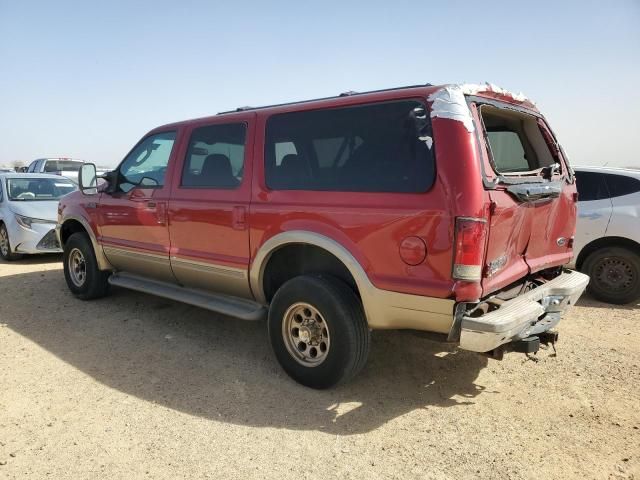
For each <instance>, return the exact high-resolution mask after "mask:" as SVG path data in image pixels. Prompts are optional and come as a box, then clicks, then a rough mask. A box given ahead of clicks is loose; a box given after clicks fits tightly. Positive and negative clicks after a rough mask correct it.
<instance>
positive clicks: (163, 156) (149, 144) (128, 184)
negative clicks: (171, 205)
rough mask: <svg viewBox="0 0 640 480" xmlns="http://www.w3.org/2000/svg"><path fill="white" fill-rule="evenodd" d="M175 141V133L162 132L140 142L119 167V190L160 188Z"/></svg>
mask: <svg viewBox="0 0 640 480" xmlns="http://www.w3.org/2000/svg"><path fill="white" fill-rule="evenodd" d="M175 140H176V132H164V133H158V134H155V135H151V136H149V137H147V138H145V139H144V140H143V141H142V142H140V143H139V144H138V145H137V146H136V147H135V148H134V149H133V151H132V152H131V153H130V154H129V155H128V156H127V158H125V159H124V161H123V162H122V164H121V165H120V175H119V176H120V178H119V182H118V187H119V188H120V190H122V191H123V192H125V193H126V192H128V191H130V190H131V189H132V188H134V187H145V188H157V187H162V186H163V185H164V177H165V173H166V171H167V164H168V163H169V157H170V156H171V150H172V149H173V144H174V143H175Z"/></svg>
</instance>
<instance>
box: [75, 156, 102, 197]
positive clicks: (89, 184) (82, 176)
mask: <svg viewBox="0 0 640 480" xmlns="http://www.w3.org/2000/svg"><path fill="white" fill-rule="evenodd" d="M78 186H79V187H80V191H81V192H82V193H84V194H85V195H95V194H97V193H98V177H97V174H96V166H95V165H94V164H93V163H83V164H82V166H81V167H80V172H79V173H78Z"/></svg>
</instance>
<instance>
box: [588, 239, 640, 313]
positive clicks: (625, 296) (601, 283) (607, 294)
mask: <svg viewBox="0 0 640 480" xmlns="http://www.w3.org/2000/svg"><path fill="white" fill-rule="evenodd" d="M582 270H583V271H584V273H586V274H587V275H589V277H591V280H590V281H589V286H588V287H587V291H588V292H589V293H590V294H591V295H592V296H593V297H595V298H597V299H598V300H602V301H603V302H607V303H615V304H624V303H631V302H634V301H637V300H638V299H640V256H638V254H637V253H635V252H633V251H631V250H629V249H627V248H624V247H605V248H601V249H599V250H596V251H595V252H593V253H592V254H590V255H589V256H588V257H587V259H586V260H585V262H584V265H583V268H582Z"/></svg>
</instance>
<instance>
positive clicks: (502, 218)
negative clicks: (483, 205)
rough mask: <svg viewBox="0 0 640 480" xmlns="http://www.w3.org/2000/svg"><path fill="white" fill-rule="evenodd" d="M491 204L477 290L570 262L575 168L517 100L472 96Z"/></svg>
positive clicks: (495, 287)
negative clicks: (486, 239)
mask: <svg viewBox="0 0 640 480" xmlns="http://www.w3.org/2000/svg"><path fill="white" fill-rule="evenodd" d="M470 100H471V101H472V102H473V103H472V111H473V114H474V116H475V117H476V122H477V123H478V125H481V126H482V131H479V132H478V135H479V140H480V144H481V145H480V146H481V150H482V151H483V153H484V154H483V157H484V158H483V171H484V173H483V175H484V182H485V188H486V189H487V191H488V195H489V199H490V202H491V206H490V216H489V232H488V241H487V247H486V254H485V269H484V272H483V279H482V289H483V295H485V296H486V295H488V294H489V293H491V292H494V291H496V290H498V289H500V288H502V287H504V286H507V285H509V284H511V283H513V282H515V281H517V280H519V279H521V278H522V277H524V276H526V275H528V274H529V273H534V272H538V271H541V270H544V269H547V268H550V267H556V266H560V265H563V264H566V263H568V262H569V261H570V260H571V256H572V243H573V235H574V231H575V218H576V200H577V196H576V193H575V192H576V189H575V182H574V179H573V173H572V171H571V169H570V167H569V165H568V162H567V161H566V159H565V157H564V155H563V152H562V150H561V148H560V146H559V145H558V143H557V141H556V140H555V137H554V135H553V133H552V131H551V129H550V128H549V127H548V125H547V124H546V122H545V120H544V118H543V117H542V116H541V115H540V114H539V113H538V112H537V111H536V110H534V109H529V108H524V107H522V106H519V105H517V104H515V103H508V102H501V101H497V100H495V99H489V98H483V97H471V99H470Z"/></svg>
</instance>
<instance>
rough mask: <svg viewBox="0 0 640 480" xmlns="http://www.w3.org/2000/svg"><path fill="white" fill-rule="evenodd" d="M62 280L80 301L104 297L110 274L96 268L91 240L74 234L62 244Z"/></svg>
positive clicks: (82, 235) (85, 236)
mask: <svg viewBox="0 0 640 480" xmlns="http://www.w3.org/2000/svg"><path fill="white" fill-rule="evenodd" d="M62 263H63V265H64V278H65V280H66V281H67V286H68V287H69V290H71V292H72V293H73V294H74V295H75V296H76V297H78V298H80V299H82V300H91V299H93V298H100V297H104V296H105V295H106V294H107V293H108V291H109V283H108V281H107V280H108V278H109V275H110V272H103V271H102V270H100V269H99V268H98V261H97V260H96V255H95V252H94V251H93V245H92V244H91V240H89V237H87V235H86V234H84V233H74V234H73V235H71V236H70V237H69V239H68V240H67V241H66V243H65V244H64V255H63V257H62Z"/></svg>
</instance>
